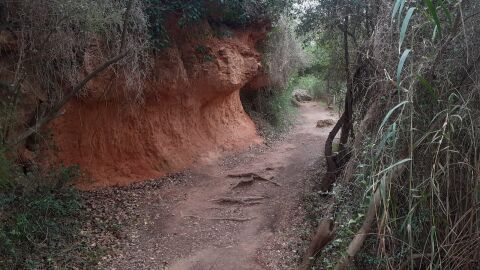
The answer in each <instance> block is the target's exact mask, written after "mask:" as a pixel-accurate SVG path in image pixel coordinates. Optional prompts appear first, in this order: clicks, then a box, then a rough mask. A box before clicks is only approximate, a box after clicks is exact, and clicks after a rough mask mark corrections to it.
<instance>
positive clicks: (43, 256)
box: [0, 167, 90, 269]
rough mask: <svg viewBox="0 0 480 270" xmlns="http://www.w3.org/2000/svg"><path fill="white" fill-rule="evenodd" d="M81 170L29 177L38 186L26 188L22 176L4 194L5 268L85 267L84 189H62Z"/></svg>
mask: <svg viewBox="0 0 480 270" xmlns="http://www.w3.org/2000/svg"><path fill="white" fill-rule="evenodd" d="M76 172H77V168H75V167H73V168H72V167H61V168H60V169H58V170H53V171H52V172H51V173H49V174H48V175H46V176H44V177H39V176H33V175H30V176H28V177H27V178H29V179H30V180H34V181H37V182H36V183H33V184H32V186H34V187H33V188H32V187H24V186H22V184H24V183H25V181H26V179H23V180H19V181H18V182H16V185H15V186H13V187H11V188H9V189H6V190H5V189H4V190H3V191H2V192H0V269H46V268H66V265H67V264H68V265H75V266H76V267H82V268H83V267H86V266H87V265H88V264H89V263H90V262H89V261H88V260H87V259H83V258H82V256H78V254H79V253H78V252H81V251H82V250H85V248H86V246H87V245H86V244H85V243H84V242H82V240H81V237H80V228H81V220H82V211H81V210H82V205H81V199H80V196H79V193H78V192H77V191H76V190H74V189H72V188H60V186H61V185H63V184H64V183H66V182H68V181H70V180H71V179H73V178H74V176H75V175H77V173H76ZM45 178H48V179H47V180H46V179H45ZM22 181H23V182H22ZM39 183H49V184H39ZM50 183H51V184H50ZM53 183H55V184H53ZM59 183H61V184H59Z"/></svg>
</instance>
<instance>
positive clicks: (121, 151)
mask: <svg viewBox="0 0 480 270" xmlns="http://www.w3.org/2000/svg"><path fill="white" fill-rule="evenodd" d="M202 27H204V28H205V29H206V30H209V26H208V25H203V26H202ZM171 28H172V33H173V35H174V37H175V39H174V46H172V48H170V49H167V50H165V51H164V52H163V53H161V54H159V55H157V56H155V61H154V63H153V68H152V70H151V74H150V75H149V76H147V79H146V81H145V85H146V89H145V94H144V100H145V102H144V103H142V104H132V103H131V102H130V103H129V102H128V101H127V100H125V98H124V96H125V95H124V88H125V86H124V85H125V84H124V83H123V82H122V81H124V80H122V79H117V80H113V81H112V80H111V79H110V78H111V73H110V74H108V72H107V73H106V74H104V75H103V76H102V77H101V78H98V79H96V80H94V81H93V82H91V83H90V84H89V85H88V89H87V91H86V94H85V96H84V97H83V98H79V99H77V100H75V101H73V102H71V103H70V104H68V106H67V107H66V109H65V111H64V113H63V115H62V116H61V117H59V118H58V119H57V120H56V121H54V123H52V124H51V125H50V129H51V130H52V133H53V138H54V143H55V145H56V146H57V150H58V151H57V152H56V156H57V162H62V163H64V164H66V165H72V164H79V165H80V167H81V168H82V169H83V170H84V171H85V172H86V173H87V175H88V176H89V177H91V179H92V181H89V182H82V183H80V184H79V186H80V187H81V188H84V189H90V188H97V187H102V186H112V185H126V184H129V183H132V182H135V181H140V180H145V179H150V178H157V177H159V176H162V175H164V174H166V173H168V172H172V171H178V170H181V169H184V168H186V167H188V166H191V165H192V164H194V163H202V162H203V160H205V159H209V158H210V157H212V156H216V155H218V153H220V152H222V151H225V150H233V149H242V148H245V147H248V146H249V145H251V144H255V143H260V142H261V139H260V138H259V137H258V136H257V133H256V130H255V125H254V123H253V122H252V121H251V119H250V118H249V117H248V115H247V114H246V113H245V112H244V110H243V107H242V104H241V102H240V98H239V91H240V89H241V88H242V87H243V86H245V85H246V84H247V83H249V82H250V81H251V80H252V79H254V78H255V77H256V76H257V75H258V74H259V73H260V72H261V56H260V54H259V53H258V52H257V51H256V49H255V44H256V43H257V42H258V41H259V40H261V39H262V38H264V37H265V33H266V28H265V27H264V26H262V27H257V28H255V30H252V29H253V28H252V29H244V30H242V31H236V32H235V34H234V36H233V37H231V38H223V39H218V38H215V37H212V36H213V35H210V37H209V38H207V39H199V40H198V39H188V38H187V37H186V35H185V33H183V32H182V30H180V29H175V26H172V27H171ZM210 31H211V30H210ZM175 44H181V46H180V45H179V46H177V45H175ZM199 46H201V48H202V49H203V50H202V52H201V53H199V50H198V48H199ZM98 47H100V45H98V46H97V47H95V46H92V49H91V51H90V52H89V53H87V57H86V58H85V62H86V70H87V71H88V70H91V69H93V68H94V67H95V65H96V62H99V60H98V59H97V58H96V57H95V55H97V54H98ZM96 48H97V49H96ZM205 50H206V52H205ZM206 54H208V55H209V56H208V59H205V57H206Z"/></svg>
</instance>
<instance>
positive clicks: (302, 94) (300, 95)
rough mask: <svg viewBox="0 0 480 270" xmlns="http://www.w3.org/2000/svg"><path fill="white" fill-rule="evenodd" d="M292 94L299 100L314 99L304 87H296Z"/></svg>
mask: <svg viewBox="0 0 480 270" xmlns="http://www.w3.org/2000/svg"><path fill="white" fill-rule="evenodd" d="M292 96H293V97H294V98H295V99H296V100H297V101H298V102H305V101H312V100H313V97H312V96H310V94H308V91H307V90H303V89H296V90H294V91H293V93H292Z"/></svg>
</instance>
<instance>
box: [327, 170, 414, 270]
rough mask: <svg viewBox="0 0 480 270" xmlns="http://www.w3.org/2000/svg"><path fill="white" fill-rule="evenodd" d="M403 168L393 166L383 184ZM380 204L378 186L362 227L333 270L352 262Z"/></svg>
mask: <svg viewBox="0 0 480 270" xmlns="http://www.w3.org/2000/svg"><path fill="white" fill-rule="evenodd" d="M404 168H405V167H404V166H398V167H395V168H393V171H392V172H391V173H390V175H389V176H387V177H386V178H385V185H389V183H390V182H391V180H392V179H393V178H397V177H399V176H400V175H401V174H402V172H403V169H404ZM381 204H382V196H381V193H380V188H377V190H376V191H375V194H374V195H373V198H372V201H371V202H370V206H369V207H368V210H367V213H366V215H365V220H364V221H363V224H362V227H361V228H360V230H358V232H357V234H356V235H355V237H354V238H353V240H352V241H351V242H350V244H349V245H348V248H347V255H346V256H345V257H343V258H342V259H341V260H340V262H339V263H338V264H337V266H335V270H344V269H346V268H347V267H348V266H349V265H350V264H351V263H352V260H353V258H354V257H355V255H356V254H357V253H358V251H359V250H360V249H361V248H362V246H363V243H364V242H365V239H366V238H367V235H368V233H369V232H370V229H371V227H372V223H373V221H374V220H375V218H376V216H377V212H378V209H379V208H380V206H381Z"/></svg>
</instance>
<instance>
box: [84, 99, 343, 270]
mask: <svg viewBox="0 0 480 270" xmlns="http://www.w3.org/2000/svg"><path fill="white" fill-rule="evenodd" d="M332 118H335V116H334V114H333V113H332V112H331V111H329V110H327V109H326V108H324V107H322V106H320V105H318V104H315V103H307V104H305V105H304V106H302V107H300V109H299V116H298V120H297V122H296V124H295V127H294V129H293V130H292V132H291V133H290V134H288V136H287V138H286V139H285V140H283V141H279V142H276V143H274V144H273V145H272V146H270V147H267V146H263V147H256V148H254V149H252V150H249V151H246V152H243V153H240V154H237V155H233V156H228V157H226V158H224V159H222V160H220V161H216V162H212V163H210V164H208V165H203V166H199V167H197V168H195V169H193V170H192V171H191V172H190V173H187V174H185V175H184V176H183V177H182V179H181V180H180V181H179V182H178V184H174V185H168V186H166V187H162V188H158V189H154V188H147V189H143V188H137V189H135V190H131V191H128V192H127V193H125V194H128V196H129V197H130V198H135V199H128V202H129V203H130V204H131V205H132V209H131V212H132V213H135V214H134V216H135V217H131V218H130V219H129V220H130V221H129V222H127V224H128V225H126V226H125V227H124V228H123V229H122V231H123V233H124V235H123V236H122V238H121V239H123V240H122V241H121V242H120V244H119V245H118V248H117V249H116V250H115V252H114V253H112V254H110V255H108V256H105V257H104V259H103V261H102V262H101V264H100V269H171V270H175V269H179V270H180V269H181V270H189V269H192V270H193V269H197V270H204V269H215V270H229V269H231V270H242V269H245V270H247V269H248V270H252V269H292V268H293V267H294V265H295V264H296V263H297V259H298V257H299V256H300V254H301V253H302V250H301V249H302V246H301V242H302V240H301V239H300V236H301V235H302V232H300V231H299V228H302V227H304V226H300V225H301V224H302V222H303V221H304V210H303V209H302V207H300V205H301V199H302V194H303V192H304V190H305V179H306V178H307V177H306V174H307V173H308V171H309V170H308V169H309V168H310V167H312V166H313V164H314V162H315V161H316V160H318V158H320V156H321V154H322V152H323V150H322V149H323V144H324V142H325V138H326V136H327V135H328V132H329V128H328V127H325V128H316V127H315V126H316V123H317V121H318V120H320V119H332ZM245 173H255V174H257V175H258V176H261V177H263V178H265V179H267V180H269V181H266V180H265V179H261V178H256V177H254V178H253V179H254V180H255V181H253V182H250V179H251V178H250V177H244V178H241V177H240V178H237V177H230V176H231V175H238V174H245ZM229 175H230V176H229ZM242 181H243V183H242V184H240V185H239V183H240V182H242ZM108 192H110V191H108ZM113 194H116V193H113ZM109 196H111V195H109ZM113 196H114V197H115V196H116V195H113ZM122 197H124V195H122ZM111 200H112V201H116V200H117V199H111ZM93 201H94V203H95V204H97V205H98V204H102V201H101V199H99V198H98V197H96V198H95V199H94V200H93ZM115 205H116V204H114V205H113V207H115ZM102 211H108V212H109V213H115V212H116V210H102Z"/></svg>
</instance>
